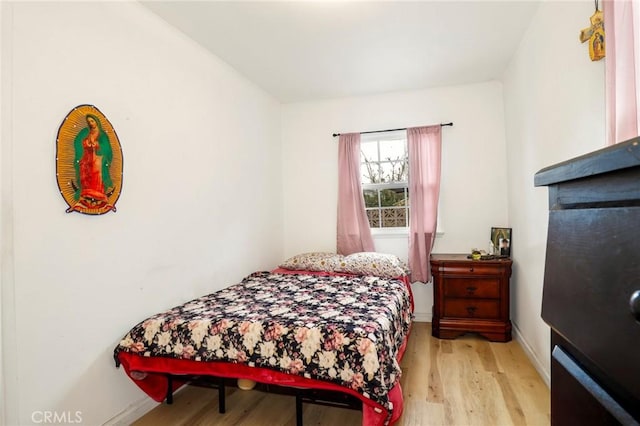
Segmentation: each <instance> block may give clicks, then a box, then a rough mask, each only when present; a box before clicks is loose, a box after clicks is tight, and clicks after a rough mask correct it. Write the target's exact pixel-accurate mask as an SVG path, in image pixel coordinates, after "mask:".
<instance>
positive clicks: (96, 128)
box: [56, 105, 122, 215]
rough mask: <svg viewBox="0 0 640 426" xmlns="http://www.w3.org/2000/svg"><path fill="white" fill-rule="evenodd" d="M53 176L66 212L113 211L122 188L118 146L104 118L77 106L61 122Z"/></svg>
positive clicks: (97, 213)
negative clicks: (54, 174)
mask: <svg viewBox="0 0 640 426" xmlns="http://www.w3.org/2000/svg"><path fill="white" fill-rule="evenodd" d="M56 179H57V181H58V188H59V189H60V194H62V197H63V198H64V200H65V201H66V202H67V204H68V206H69V208H68V209H67V213H71V212H78V213H84V214H89V215H101V214H104V213H107V212H110V211H113V212H115V211H116V202H117V201H118V198H119V197H120V191H121V190H122V148H121V146H120V141H119V140H118V135H116V132H115V130H114V129H113V126H112V125H111V123H110V122H109V120H107V117H105V116H104V114H102V112H100V110H98V108H96V107H95V106H93V105H79V106H77V107H75V108H74V109H72V110H71V112H69V114H67V116H66V117H65V118H64V120H63V121H62V124H61V125H60V129H58V136H57V138H56Z"/></svg>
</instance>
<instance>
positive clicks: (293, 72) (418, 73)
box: [143, 0, 540, 103]
mask: <svg viewBox="0 0 640 426" xmlns="http://www.w3.org/2000/svg"><path fill="white" fill-rule="evenodd" d="M539 2H540V0H537V1H513V0H512V1H506V0H503V1H477V0H476V1H452V0H449V1H423V2H399V1H396V2H379V1H377V2H374V1H355V2H354V1H351V2H344V1H313V2H312V1H290V2H275V1H258V2H245V1H202V0H201V1H166V0H165V1H150V2H147V1H145V2H143V4H144V5H145V6H146V7H148V8H149V9H150V10H152V11H153V12H155V13H156V14H158V15H159V16H160V17H162V18H163V19H165V20H166V21H167V22H169V23H170V24H172V25H174V26H175V27H177V28H178V29H180V30H182V31H183V32H184V33H185V34H186V35H187V36H189V37H190V38H192V39H194V40H195V41H197V42H198V43H200V44H201V45H202V46H204V47H205V48H206V49H208V50H210V51H211V52H213V53H214V54H215V55H216V56H218V57H219V58H221V59H222V60H223V61H225V62H227V63H228V64H230V65H231V66H232V67H233V68H235V69H236V70H237V71H238V72H240V73H241V74H243V75H244V76H246V77H247V78H248V79H249V80H251V81H253V82H254V83H255V84H257V85H258V86H260V87H262V88H263V89H264V90H266V91H267V92H269V93H270V94H272V95H273V96H274V97H276V98H277V99H279V100H280V101H281V102H284V103H288V102H297V101H308V100H318V99H327V98H336V97H345V96H356V95H367V94H374V93H383V92H390V91H401V90H416V89H424V88H429V87H437V86H451V85H459V84H468V83H475V82H481V81H488V80H493V79H500V78H501V77H502V74H503V72H504V70H505V68H506V66H507V65H508V63H509V60H510V59H511V57H512V55H513V53H514V51H515V49H516V47H517V45H518V43H519V42H520V39H521V38H522V36H523V34H524V32H525V31H526V30H527V28H528V26H529V23H530V21H531V18H532V17H533V14H534V13H535V11H536V9H537V6H538V4H539Z"/></svg>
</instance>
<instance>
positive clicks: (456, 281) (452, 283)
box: [443, 278, 500, 299]
mask: <svg viewBox="0 0 640 426" xmlns="http://www.w3.org/2000/svg"><path fill="white" fill-rule="evenodd" d="M443 287H444V297H465V298H479V299H499V298H500V280H499V279H497V278H496V279H492V278H486V279H473V280H470V279H465V278H447V279H445V280H444V284H443Z"/></svg>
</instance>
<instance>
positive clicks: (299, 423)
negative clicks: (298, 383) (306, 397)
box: [296, 394, 302, 426]
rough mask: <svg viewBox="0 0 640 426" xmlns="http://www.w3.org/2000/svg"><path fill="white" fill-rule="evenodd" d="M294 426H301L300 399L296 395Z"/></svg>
mask: <svg viewBox="0 0 640 426" xmlns="http://www.w3.org/2000/svg"><path fill="white" fill-rule="evenodd" d="M296 426H302V397H301V396H300V395H299V394H296Z"/></svg>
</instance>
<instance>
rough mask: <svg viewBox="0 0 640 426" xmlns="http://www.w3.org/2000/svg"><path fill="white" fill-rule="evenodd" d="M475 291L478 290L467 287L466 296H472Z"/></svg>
mask: <svg viewBox="0 0 640 426" xmlns="http://www.w3.org/2000/svg"><path fill="white" fill-rule="evenodd" d="M477 289H478V288H477V287H473V286H469V287H467V294H473V293H475V292H476V290H477Z"/></svg>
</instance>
